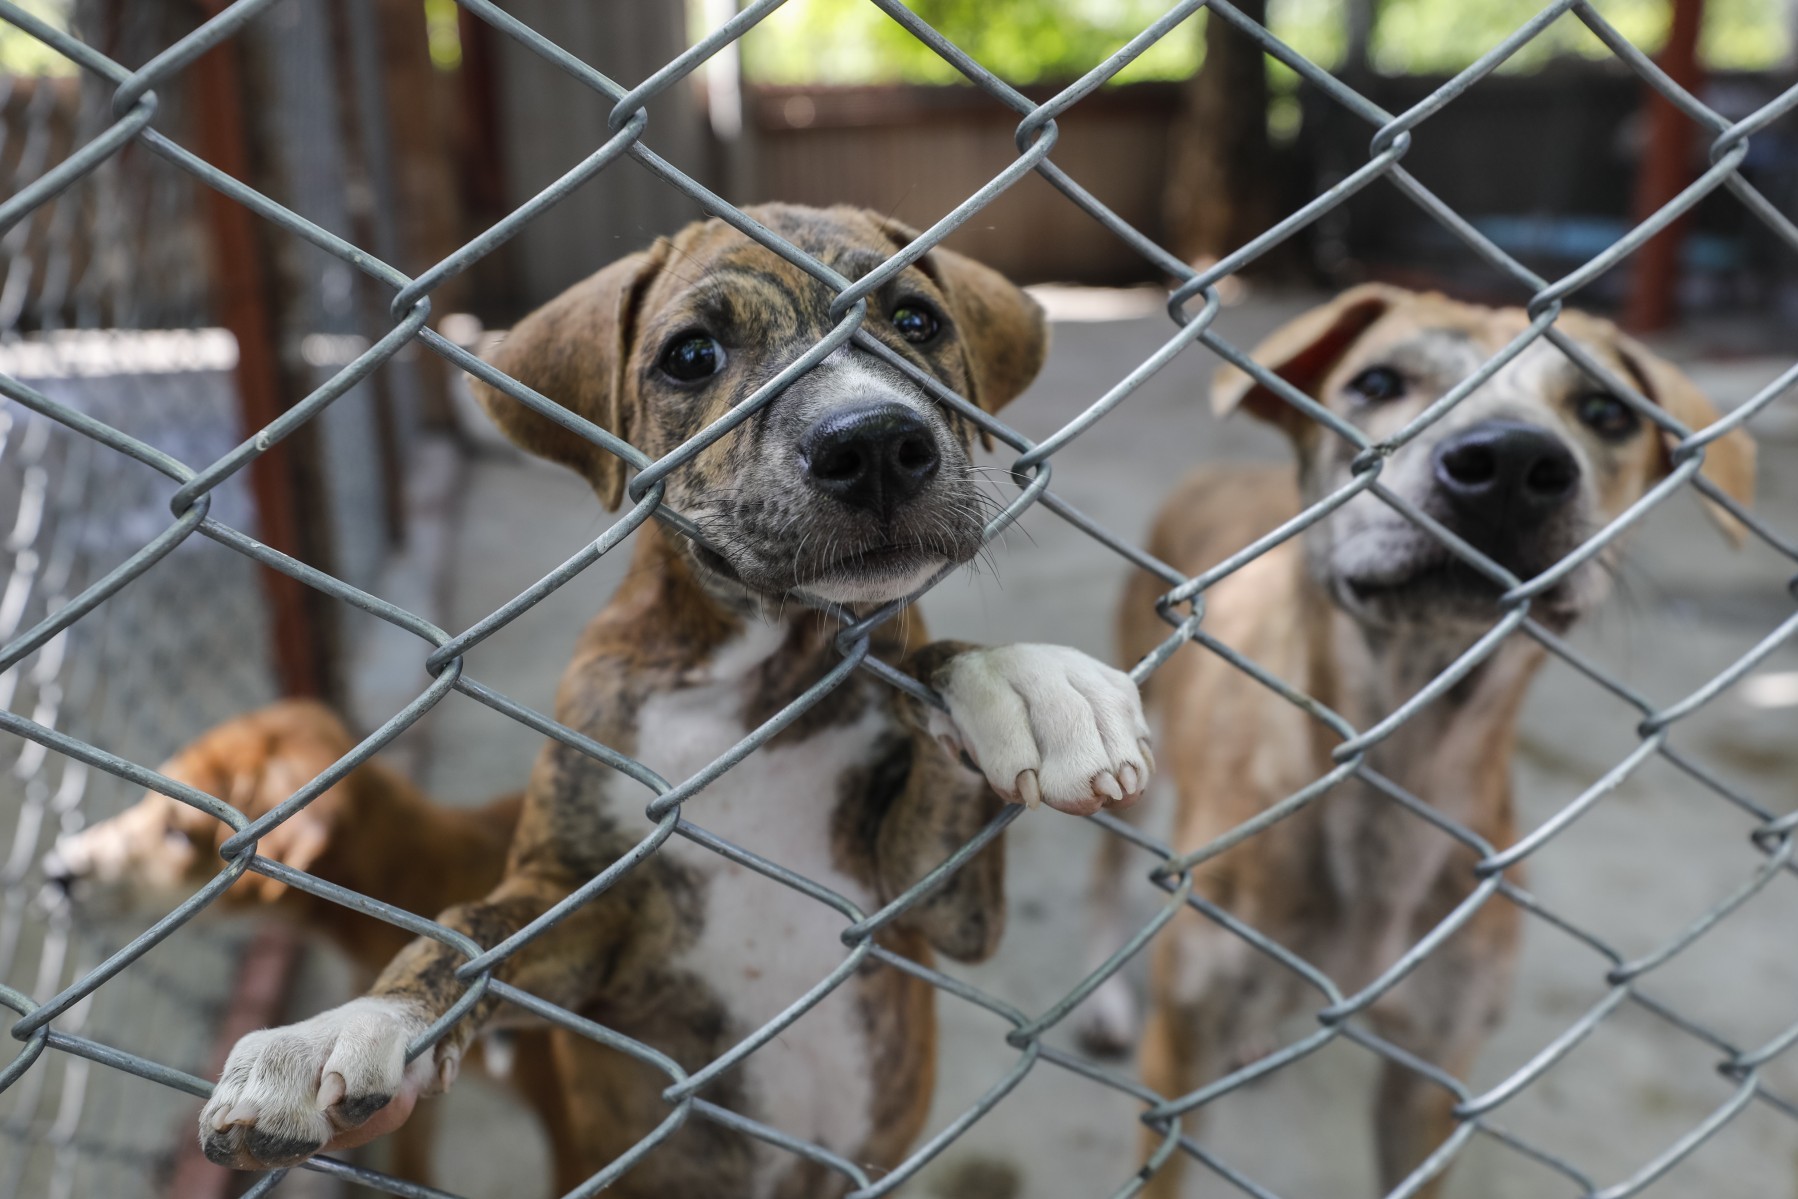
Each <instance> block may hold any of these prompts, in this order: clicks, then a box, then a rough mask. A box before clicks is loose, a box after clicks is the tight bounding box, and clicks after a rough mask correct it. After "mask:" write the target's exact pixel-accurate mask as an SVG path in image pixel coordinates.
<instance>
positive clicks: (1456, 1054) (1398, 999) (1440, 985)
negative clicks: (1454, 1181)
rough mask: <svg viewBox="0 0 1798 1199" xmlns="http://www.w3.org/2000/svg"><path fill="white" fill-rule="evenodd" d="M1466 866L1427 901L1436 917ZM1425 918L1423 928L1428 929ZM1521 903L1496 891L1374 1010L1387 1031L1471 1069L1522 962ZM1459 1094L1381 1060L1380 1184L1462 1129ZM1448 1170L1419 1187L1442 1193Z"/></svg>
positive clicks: (1416, 1050) (1426, 1054)
mask: <svg viewBox="0 0 1798 1199" xmlns="http://www.w3.org/2000/svg"><path fill="white" fill-rule="evenodd" d="M1457 873H1458V872H1457ZM1466 878H1467V876H1465V875H1460V877H1457V878H1455V879H1454V880H1453V882H1452V883H1451V882H1449V881H1448V879H1447V875H1446V874H1445V877H1444V882H1443V883H1442V884H1439V887H1438V893H1439V895H1440V896H1441V898H1440V899H1437V900H1435V901H1433V902H1432V903H1431V904H1430V910H1431V912H1432V913H1434V915H1435V916H1436V917H1437V918H1440V917H1442V916H1445V915H1447V913H1448V912H1449V911H1450V910H1452V904H1450V903H1448V902H1446V901H1447V900H1449V899H1458V898H1459V897H1460V896H1462V895H1465V894H1466V892H1467V886H1466V882H1465V879H1466ZM1428 927H1429V926H1428V924H1424V925H1423V926H1422V927H1420V928H1419V929H1418V930H1417V932H1418V935H1422V934H1423V933H1424V932H1427V931H1428ZM1517 943H1518V913H1517V909H1516V908H1515V907H1514V906H1512V905H1511V903H1510V902H1508V901H1506V900H1503V899H1496V900H1493V901H1491V902H1489V903H1487V904H1486V906H1485V907H1483V908H1481V909H1480V910H1479V911H1478V912H1477V913H1475V915H1474V917H1473V919H1471V920H1470V921H1468V923H1467V925H1466V926H1465V927H1463V928H1462V929H1461V930H1460V931H1459V932H1458V933H1457V934H1456V935H1455V936H1453V937H1451V938H1449V940H1448V941H1447V943H1445V944H1444V945H1443V946H1442V947H1441V948H1440V949H1438V950H1437V951H1436V952H1435V953H1434V954H1433V955H1431V956H1430V958H1429V959H1428V960H1426V961H1425V962H1424V963H1423V965H1421V966H1419V967H1418V968H1417V970H1416V972H1415V973H1413V974H1412V975H1411V977H1410V978H1407V979H1406V980H1405V981H1404V982H1403V983H1402V984H1400V985H1399V987H1398V988H1397V989H1396V990H1394V991H1393V993H1392V994H1391V995H1390V996H1389V997H1387V998H1386V999H1383V1000H1382V1001H1381V1002H1380V1003H1378V1004H1376V1005H1375V1006H1374V1008H1373V1010H1372V1012H1371V1013H1370V1016H1371V1018H1372V1020H1373V1023H1374V1026H1375V1028H1376V1029H1377V1030H1378V1031H1379V1033H1380V1035H1381V1036H1383V1037H1385V1038H1387V1039H1388V1040H1390V1041H1392V1042H1393V1043H1394V1044H1396V1045H1398V1046H1400V1047H1401V1048H1403V1049H1405V1050H1406V1051H1407V1052H1409V1053H1412V1054H1415V1055H1416V1056H1417V1057H1420V1058H1422V1059H1423V1060H1424V1061H1427V1062H1430V1063H1432V1064H1433V1065H1435V1066H1438V1067H1440V1068H1441V1069H1443V1070H1444V1071H1446V1072H1447V1073H1449V1074H1452V1075H1454V1076H1455V1077H1456V1078H1462V1079H1464V1078H1467V1077H1468V1076H1469V1075H1470V1074H1471V1073H1472V1070H1473V1067H1474V1064H1475V1063H1476V1061H1477V1060H1478V1058H1479V1052H1480V1047H1481V1045H1482V1044H1484V1042H1485V1040H1486V1037H1487V1035H1488V1034H1489V1033H1490V1032H1491V1031H1492V1029H1493V1028H1494V1027H1495V1026H1496V1025H1497V1024H1498V1022H1499V1020H1500V1019H1501V1018H1502V1017H1503V1015H1504V1010H1505V1005H1506V1003H1507V1002H1508V1000H1509V997H1510V993H1511V975H1512V972H1513V967H1514V966H1515V964H1516V958H1517ZM1455 1102H1456V1100H1455V1096H1454V1094H1453V1092H1451V1091H1450V1090H1449V1089H1448V1088H1447V1087H1444V1086H1442V1085H1441V1084H1440V1083H1437V1082H1435V1081H1433V1080H1431V1079H1429V1078H1427V1077H1425V1076H1424V1075H1422V1074H1419V1073H1417V1072H1416V1071H1414V1070H1412V1069H1410V1068H1408V1067H1406V1066H1403V1065H1400V1064H1399V1063H1397V1062H1387V1063H1386V1064H1385V1065H1384V1066H1383V1067H1382V1069H1381V1074H1380V1094H1379V1102H1378V1105H1377V1106H1376V1107H1375V1109H1374V1110H1375V1114H1374V1135H1375V1140H1376V1144H1377V1148H1378V1155H1379V1165H1380V1186H1381V1191H1382V1193H1387V1192H1390V1191H1391V1190H1392V1189H1393V1188H1395V1187H1397V1186H1398V1185H1399V1184H1400V1183H1402V1182H1403V1181H1404V1180H1405V1179H1406V1178H1407V1177H1408V1176H1409V1175H1410V1174H1411V1173H1412V1171H1414V1170H1416V1169H1417V1167H1418V1166H1420V1165H1422V1164H1423V1162H1424V1160H1425V1159H1426V1158H1428V1157H1429V1155H1430V1154H1431V1153H1434V1152H1435V1151H1436V1150H1437V1149H1438V1148H1439V1147H1440V1146H1441V1145H1442V1143H1443V1142H1444V1141H1446V1140H1447V1139H1448V1138H1449V1136H1450V1135H1451V1134H1453V1132H1454V1130H1455V1125H1456V1123H1457V1121H1456V1120H1455V1116H1454V1107H1455ZM1446 1174H1447V1171H1446V1170H1444V1171H1443V1172H1442V1173H1439V1174H1437V1175H1436V1177H1434V1178H1432V1179H1431V1180H1430V1181H1429V1182H1427V1183H1425V1184H1424V1185H1423V1187H1422V1188H1421V1189H1419V1190H1418V1191H1416V1192H1414V1193H1415V1194H1416V1196H1417V1197H1418V1199H1436V1197H1437V1196H1438V1195H1439V1194H1440V1193H1441V1190H1442V1186H1443V1181H1444V1179H1445V1177H1446Z"/></svg>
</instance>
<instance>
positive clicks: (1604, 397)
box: [1573, 391, 1642, 441]
mask: <svg viewBox="0 0 1798 1199" xmlns="http://www.w3.org/2000/svg"><path fill="white" fill-rule="evenodd" d="M1573 413H1574V415H1575V416H1577V417H1579V419H1580V423H1581V424H1583V425H1585V426H1586V427H1587V428H1588V429H1590V430H1592V431H1593V432H1594V433H1596V434H1598V435H1599V436H1600V437H1602V438H1604V439H1605V440H1606V441H1622V440H1623V439H1624V438H1626V437H1628V436H1630V435H1631V434H1633V433H1634V432H1635V431H1636V430H1637V429H1639V428H1641V427H1642V418H1641V417H1639V416H1637V415H1636V411H1635V409H1633V408H1631V407H1630V406H1629V405H1628V404H1625V403H1624V402H1623V401H1622V400H1620V399H1618V398H1617V397H1616V396H1614V395H1612V394H1610V393H1609V392H1606V391H1593V392H1588V393H1587V394H1585V395H1583V396H1581V397H1580V398H1579V399H1577V400H1575V401H1574V402H1573Z"/></svg>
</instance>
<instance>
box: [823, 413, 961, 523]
mask: <svg viewBox="0 0 1798 1199" xmlns="http://www.w3.org/2000/svg"><path fill="white" fill-rule="evenodd" d="M799 452H800V453H801V454H802V455H803V456H804V459H805V469H806V475H807V478H808V479H809V480H810V482H811V485H812V486H813V487H816V488H817V489H818V490H819V491H822V492H824V493H825V494H826V495H830V496H835V497H836V498H837V499H839V500H841V501H843V502H844V503H845V504H848V505H849V506H850V507H852V508H860V509H862V510H863V511H866V512H872V513H873V514H874V515H876V516H878V517H880V518H881V519H882V520H887V519H891V517H892V515H893V513H895V512H896V511H898V510H899V507H900V506H901V505H902V504H904V503H905V502H906V501H907V500H909V499H911V498H912V497H913V496H915V495H917V494H918V493H919V492H920V491H922V490H924V486H925V484H927V483H929V482H930V479H931V477H932V476H933V475H935V474H936V471H937V467H938V466H939V465H940V464H941V460H940V459H939V458H938V457H937V452H936V438H935V437H934V436H933V435H932V434H931V431H930V426H929V425H928V424H927V423H925V421H924V418H923V417H921V416H919V415H918V414H917V413H916V412H913V411H912V410H911V409H910V408H907V407H906V406H905V405H904V404H893V403H880V404H863V405H857V406H856V407H853V408H840V409H838V410H836V411H835V412H831V413H829V414H828V415H826V416H825V417H823V419H821V420H819V421H818V423H817V424H815V425H813V426H812V427H811V428H810V429H808V430H806V433H805V436H804V438H803V439H801V441H800V443H799Z"/></svg>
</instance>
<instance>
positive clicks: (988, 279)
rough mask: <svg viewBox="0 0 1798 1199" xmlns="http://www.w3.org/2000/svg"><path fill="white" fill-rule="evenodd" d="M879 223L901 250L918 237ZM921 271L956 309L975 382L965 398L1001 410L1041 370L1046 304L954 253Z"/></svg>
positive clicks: (940, 253) (922, 264)
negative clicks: (970, 393) (1039, 302)
mask: <svg viewBox="0 0 1798 1199" xmlns="http://www.w3.org/2000/svg"><path fill="white" fill-rule="evenodd" d="M870 215H874V214H870ZM875 220H876V221H877V222H878V224H879V225H880V228H881V230H882V231H883V232H884V233H885V234H886V235H887V237H888V238H890V239H891V240H892V242H893V245H894V246H895V247H896V248H898V249H901V250H903V249H904V248H905V247H906V246H909V245H910V244H911V243H912V242H914V241H916V240H917V239H918V231H917V230H916V229H913V228H911V227H910V226H908V225H904V224H901V223H900V222H898V221H895V220H892V219H891V218H887V217H880V216H875ZM918 268H919V269H920V270H922V271H923V272H924V273H925V274H927V275H929V276H930V277H931V279H932V280H933V281H935V283H936V285H937V287H939V288H940V289H941V290H942V293H943V298H944V299H946V300H948V301H949V307H950V308H951V309H952V310H953V311H952V312H951V313H950V316H951V317H952V318H953V319H954V321H955V327H956V329H957V330H959V331H960V334H961V344H962V347H963V353H965V354H966V355H967V365H968V377H969V378H970V379H972V380H973V387H974V394H973V395H970V396H968V397H967V398H968V399H970V400H972V401H973V402H974V403H976V404H978V405H980V407H981V408H983V409H985V410H986V411H988V412H997V411H999V409H1001V408H1003V407H1005V405H1007V404H1009V403H1011V402H1012V401H1013V400H1015V399H1017V398H1018V396H1019V394H1020V393H1022V392H1023V390H1024V389H1025V388H1026V387H1028V386H1030V381H1031V380H1032V379H1035V378H1036V374H1037V372H1038V371H1040V370H1042V368H1043V358H1044V357H1045V356H1046V355H1047V354H1048V352H1049V322H1048V320H1047V319H1046V318H1045V317H1044V316H1043V306H1042V305H1041V304H1038V303H1037V302H1036V301H1035V300H1034V299H1032V298H1031V296H1030V295H1029V293H1027V292H1025V291H1024V289H1023V288H1021V287H1019V286H1018V285H1017V284H1015V283H1013V282H1012V281H1011V280H1010V279H1007V278H1006V277H1005V276H1004V275H1001V274H1000V273H999V272H998V271H995V270H994V269H993V268H992V267H990V266H985V265H983V264H981V263H978V262H975V261H974V260H973V259H972V258H969V257H967V256H966V255H965V254H957V253H956V252H955V251H954V250H945V249H943V248H942V247H940V246H939V247H937V248H936V249H933V250H931V251H930V253H928V254H926V255H925V256H924V257H923V258H922V259H920V260H919V262H918Z"/></svg>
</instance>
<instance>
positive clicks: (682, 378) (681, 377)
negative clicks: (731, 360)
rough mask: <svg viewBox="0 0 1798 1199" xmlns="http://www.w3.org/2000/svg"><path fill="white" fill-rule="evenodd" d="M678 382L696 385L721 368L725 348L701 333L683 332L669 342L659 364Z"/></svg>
mask: <svg viewBox="0 0 1798 1199" xmlns="http://www.w3.org/2000/svg"><path fill="white" fill-rule="evenodd" d="M658 365H659V366H660V367H661V368H662V373H663V374H665V375H667V376H668V377H669V378H670V379H673V380H674V381H675V382H677V383H698V382H700V381H701V380H704V379H709V378H711V377H712V376H713V375H715V374H717V373H718V372H719V371H721V370H723V369H724V347H723V346H721V345H719V344H718V341H717V339H716V338H714V337H711V336H708V335H707V334H704V333H683V334H681V335H680V336H678V337H676V338H675V339H674V340H673V341H671V342H669V343H668V348H667V349H665V350H663V351H662V360H661V362H660V363H659V364H658Z"/></svg>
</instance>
